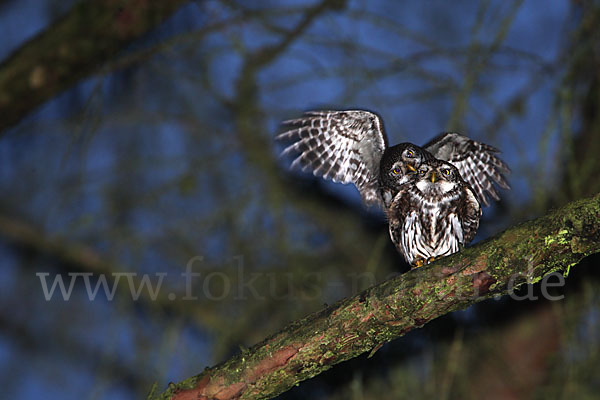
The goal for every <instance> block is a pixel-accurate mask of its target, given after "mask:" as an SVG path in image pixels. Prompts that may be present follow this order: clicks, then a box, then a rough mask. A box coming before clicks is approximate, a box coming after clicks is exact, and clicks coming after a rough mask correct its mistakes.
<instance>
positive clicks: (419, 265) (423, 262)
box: [414, 259, 425, 268]
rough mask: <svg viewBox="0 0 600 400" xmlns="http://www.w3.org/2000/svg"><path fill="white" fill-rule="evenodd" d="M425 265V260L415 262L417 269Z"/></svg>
mask: <svg viewBox="0 0 600 400" xmlns="http://www.w3.org/2000/svg"><path fill="white" fill-rule="evenodd" d="M423 264H425V260H423V259H419V260H417V261H415V265H414V267H415V268H419V267H422V266H423Z"/></svg>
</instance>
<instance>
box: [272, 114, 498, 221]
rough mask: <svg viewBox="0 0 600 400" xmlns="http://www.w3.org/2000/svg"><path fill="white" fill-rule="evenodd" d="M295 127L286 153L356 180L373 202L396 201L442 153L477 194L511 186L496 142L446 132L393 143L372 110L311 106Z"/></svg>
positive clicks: (297, 162)
mask: <svg viewBox="0 0 600 400" xmlns="http://www.w3.org/2000/svg"><path fill="white" fill-rule="evenodd" d="M284 123H285V124H288V125H291V126H292V127H291V129H290V130H288V131H286V132H283V133H281V134H279V135H278V136H277V139H279V140H288V141H290V140H291V141H292V143H291V144H290V145H289V146H287V147H286V148H285V149H284V151H283V153H282V154H283V155H286V154H289V153H296V154H298V155H297V157H296V158H295V159H294V161H293V162H292V168H293V167H297V166H300V167H301V168H302V170H304V171H311V172H312V173H313V174H314V175H315V176H320V177H323V178H325V179H329V180H332V181H333V182H340V183H345V184H348V183H352V184H354V185H355V186H356V187H357V189H358V191H359V192H360V194H361V196H362V199H363V202H364V203H365V204H367V205H379V206H381V207H382V208H383V209H384V210H385V209H386V208H387V207H389V206H390V204H391V201H392V199H393V198H394V197H395V194H396V193H397V191H398V186H399V185H401V184H402V183H403V179H407V178H408V175H410V173H414V171H415V170H417V169H418V168H419V166H420V165H421V163H422V162H423V161H425V160H429V159H433V158H437V159H441V160H444V161H448V162H450V163H451V164H452V165H454V166H455V167H456V168H458V170H459V172H460V175H461V177H462V178H463V179H464V180H465V181H466V182H467V183H468V184H469V185H470V186H471V187H472V188H473V190H474V192H475V195H476V196H477V199H478V200H479V201H480V202H481V203H483V204H484V205H488V204H489V202H488V199H487V195H489V196H490V197H492V198H494V199H496V200H498V199H499V196H498V193H497V191H496V189H495V188H494V184H495V185H497V186H499V187H501V188H504V189H509V186H508V184H507V183H506V180H505V178H504V176H503V174H507V173H509V172H510V170H509V168H508V166H507V165H506V164H505V163H504V162H503V161H502V160H500V159H499V158H498V157H497V156H496V154H495V153H497V152H498V150H497V149H495V148H494V147H492V146H489V145H486V144H484V143H480V142H476V141H474V140H471V139H469V138H468V137H466V136H463V135H460V134H458V133H443V134H441V135H439V136H437V137H436V138H434V139H433V140H431V141H430V142H429V143H427V144H426V145H425V146H423V147H419V146H417V145H415V144H412V143H401V144H398V145H395V146H391V147H390V146H388V140H387V135H386V134H385V130H384V128H383V123H382V121H381V119H380V118H379V116H378V115H377V114H375V113H373V112H370V111H366V110H347V111H310V112H307V113H306V114H305V117H304V118H299V119H293V120H289V121H285V122H284Z"/></svg>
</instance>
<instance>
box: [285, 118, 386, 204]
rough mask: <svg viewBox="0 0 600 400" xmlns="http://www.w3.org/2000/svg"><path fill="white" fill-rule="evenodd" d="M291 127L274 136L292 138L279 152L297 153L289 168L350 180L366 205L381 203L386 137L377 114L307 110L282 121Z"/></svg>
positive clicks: (337, 179)
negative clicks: (379, 185) (296, 117)
mask: <svg viewBox="0 0 600 400" xmlns="http://www.w3.org/2000/svg"><path fill="white" fill-rule="evenodd" d="M284 124H287V125H292V126H293V129H290V130H288V131H286V132H283V133H281V134H279V135H278V136H277V139H284V140H292V141H293V142H294V143H292V144H290V145H289V146H288V147H286V148H285V149H284V150H283V153H282V155H286V154H290V153H298V156H297V157H296V159H295V160H294V161H293V162H292V168H294V167H297V166H299V167H301V168H302V170H303V171H312V173H313V174H314V175H315V176H320V177H323V178H325V179H329V180H332V181H333V182H341V183H353V184H354V185H355V186H356V187H357V188H358V190H359V192H360V194H361V196H362V198H363V200H364V202H365V203H366V204H378V203H379V204H380V203H381V199H380V196H379V194H378V191H377V187H378V177H379V163H380V162H381V157H382V155H383V152H384V150H385V149H386V147H387V137H386V135H385V132H384V129H383V124H382V122H381V119H380V118H379V116H378V115H377V114H375V113H372V112H369V111H364V110H347V111H309V112H307V113H306V114H305V117H304V118H298V119H292V120H289V121H285V122H284Z"/></svg>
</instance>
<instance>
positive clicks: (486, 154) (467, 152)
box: [423, 133, 510, 206]
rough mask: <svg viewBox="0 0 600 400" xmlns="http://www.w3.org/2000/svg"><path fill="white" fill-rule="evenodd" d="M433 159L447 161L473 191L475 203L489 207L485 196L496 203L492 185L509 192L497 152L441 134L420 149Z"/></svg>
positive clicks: (506, 166)
mask: <svg viewBox="0 0 600 400" xmlns="http://www.w3.org/2000/svg"><path fill="white" fill-rule="evenodd" d="M423 148H424V149H426V150H427V151H429V152H430V153H431V154H433V156H434V157H435V158H439V159H440V160H444V161H448V162H450V163H452V164H453V165H454V166H455V167H456V168H458V170H459V172H460V175H461V176H462V178H463V179H464V180H465V181H466V182H467V183H468V184H469V185H471V187H472V188H473V190H474V191H475V194H476V196H477V199H478V200H479V201H480V202H482V203H483V204H485V205H486V206H488V205H489V202H488V199H487V195H489V196H491V197H492V198H494V199H495V200H500V197H499V196H498V192H496V189H495V188H494V183H495V184H497V185H498V186H499V187H501V188H503V189H510V187H509V186H508V183H507V182H506V179H505V178H504V176H503V174H508V173H510V169H509V168H508V165H506V163H504V161H502V160H501V159H500V158H498V157H497V156H496V154H495V153H498V152H499V150H498V149H496V148H495V147H492V146H489V145H487V144H485V143H480V142H477V141H475V140H471V139H469V138H468V137H466V136H463V135H460V134H458V133H442V134H441V135H439V136H437V137H435V138H434V139H432V140H431V141H430V142H429V143H427V144H426V145H425V146H423Z"/></svg>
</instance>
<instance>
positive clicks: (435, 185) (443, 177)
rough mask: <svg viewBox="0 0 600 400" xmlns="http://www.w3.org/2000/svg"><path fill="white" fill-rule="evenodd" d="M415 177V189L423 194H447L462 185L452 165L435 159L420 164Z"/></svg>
mask: <svg viewBox="0 0 600 400" xmlns="http://www.w3.org/2000/svg"><path fill="white" fill-rule="evenodd" d="M416 175H417V177H416V181H417V183H416V185H417V188H418V189H419V190H420V191H421V192H423V193H427V192H435V193H448V192H450V191H452V190H454V189H455V188H457V187H458V186H460V185H461V183H463V180H462V178H461V176H460V173H459V172H458V169H457V168H456V167H455V166H454V165H452V164H450V163H449V162H446V161H442V160H438V159H435V158H434V159H430V160H427V161H425V162H424V163H422V165H421V166H420V167H419V168H418V170H417V173H416Z"/></svg>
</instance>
